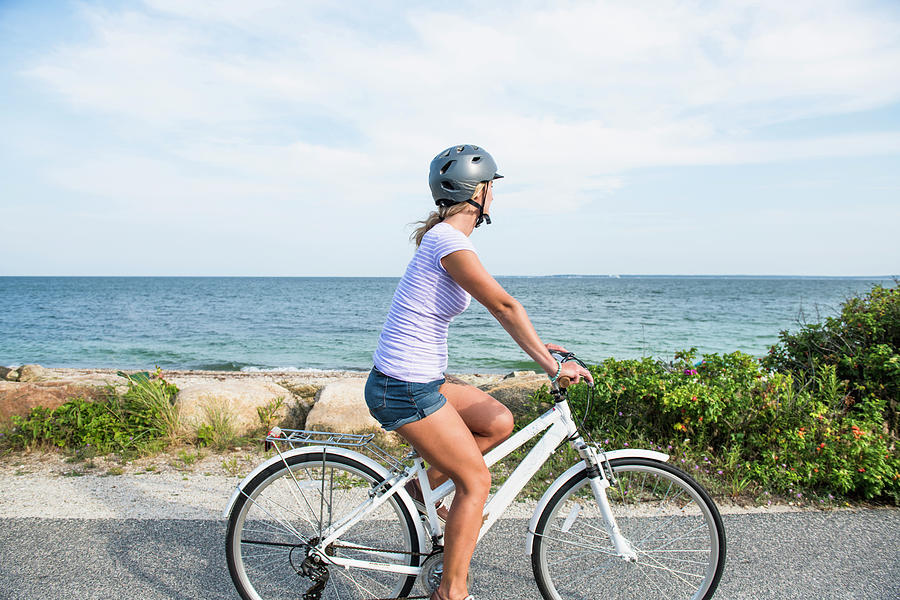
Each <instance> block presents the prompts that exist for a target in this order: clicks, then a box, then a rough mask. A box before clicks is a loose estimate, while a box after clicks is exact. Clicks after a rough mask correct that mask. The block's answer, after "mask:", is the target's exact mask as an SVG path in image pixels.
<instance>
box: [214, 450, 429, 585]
mask: <svg viewBox="0 0 900 600" xmlns="http://www.w3.org/2000/svg"><path fill="white" fill-rule="evenodd" d="M285 462H286V463H287V464H285ZM381 482H382V478H381V477H380V476H379V475H378V473H376V472H375V471H373V470H372V469H371V468H369V467H368V466H367V465H365V464H364V463H362V462H360V461H357V460H354V459H353V458H350V457H346V456H342V455H338V454H329V453H322V452H315V453H309V454H300V455H295V456H291V457H289V458H287V459H286V461H282V462H278V463H275V464H273V465H272V466H271V467H269V468H268V469H266V470H265V471H263V472H262V473H260V474H259V475H257V476H256V477H255V478H254V479H253V480H252V481H251V482H250V483H248V484H247V486H246V487H245V488H244V493H243V494H241V495H240V496H239V497H238V500H237V503H236V504H235V506H234V508H233V509H232V512H231V516H230V518H229V520H228V533H227V535H226V549H225V551H226V557H227V559H228V570H229V571H230V572H231V579H232V580H233V581H234V585H235V587H236V588H237V591H238V593H239V594H240V595H241V597H242V598H244V600H276V599H280V598H284V599H288V598H290V599H291V600H296V599H297V598H302V597H303V596H304V594H306V593H307V592H314V591H315V590H316V589H319V590H320V594H321V595H320V596H319V597H321V598H323V599H327V600H339V599H343V600H351V599H353V600H355V599H360V600H361V599H363V598H365V599H371V598H396V597H399V596H406V595H408V594H409V591H410V590H411V589H412V586H413V584H414V583H415V576H411V575H403V574H399V573H394V572H390V571H386V570H377V569H372V568H360V567H350V568H344V567H342V566H335V565H329V564H328V560H327V559H326V560H321V559H318V558H317V557H315V553H310V552H309V549H310V548H311V547H313V546H315V545H316V544H317V543H318V540H319V539H321V537H322V536H323V533H325V534H326V535H327V530H328V528H329V526H331V525H332V524H333V523H338V522H340V521H341V520H342V519H344V518H345V517H347V516H349V515H351V514H352V513H353V512H354V511H355V510H356V509H357V508H358V507H359V506H360V505H362V504H363V503H365V502H366V501H367V500H368V499H369V492H370V490H372V489H373V488H374V487H376V486H377V485H378V484H380V483H381ZM325 553H326V555H328V556H329V557H331V556H333V557H341V558H350V559H357V560H361V561H367V562H370V563H378V564H379V565H382V566H384V565H403V566H418V564H419V559H420V556H419V538H418V536H417V535H416V529H415V525H414V521H413V517H412V515H410V513H409V511H408V510H407V509H406V507H405V506H404V505H403V504H402V503H401V502H399V501H398V499H397V496H396V495H394V496H391V497H390V498H389V499H388V500H387V501H386V502H385V503H384V504H382V505H381V506H380V507H379V508H378V509H377V510H375V512H374V513H372V514H369V515H367V516H366V517H365V518H364V519H361V520H358V521H357V522H356V523H354V525H353V526H352V527H350V529H349V530H348V531H347V532H346V533H345V534H344V535H342V536H341V537H340V538H338V539H337V540H335V541H334V542H333V543H332V544H329V545H328V547H327V548H326V550H325ZM311 597H312V596H311Z"/></svg>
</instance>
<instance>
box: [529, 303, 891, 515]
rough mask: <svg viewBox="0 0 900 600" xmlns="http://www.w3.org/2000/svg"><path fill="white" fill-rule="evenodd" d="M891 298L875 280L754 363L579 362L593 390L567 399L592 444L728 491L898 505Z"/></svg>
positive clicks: (577, 390) (689, 354) (736, 356)
mask: <svg viewBox="0 0 900 600" xmlns="http://www.w3.org/2000/svg"><path fill="white" fill-rule="evenodd" d="M898 297H900V293H898V291H897V288H891V289H886V288H883V287H880V286H877V287H875V288H873V290H872V292H871V294H870V295H869V296H866V297H863V298H853V299H851V300H849V301H847V303H846V304H845V305H844V307H843V310H842V316H841V317H840V319H837V318H836V319H830V320H828V321H826V323H825V325H823V326H805V327H804V329H803V330H801V332H800V333H798V334H795V335H791V334H788V333H782V334H781V342H780V343H779V344H778V345H777V346H775V347H773V349H772V352H770V354H769V357H767V358H766V359H762V360H760V359H755V358H754V357H752V356H750V355H748V354H744V353H741V352H734V353H731V354H708V355H704V356H703V357H702V358H701V359H700V360H698V357H697V356H696V350H695V349H691V350H688V351H684V352H680V353H678V354H676V355H675V358H674V360H673V361H668V362H664V361H660V360H655V359H651V358H643V359H639V360H616V359H613V358H610V359H607V360H605V361H603V362H602V363H600V364H598V365H596V366H593V367H591V371H592V373H593V375H594V379H595V381H596V383H597V384H596V386H595V388H594V390H593V392H592V393H590V392H589V390H588V388H587V387H586V386H583V385H579V386H575V387H573V388H572V390H571V392H570V394H569V401H570V404H571V405H572V407H573V410H574V411H575V413H576V414H577V415H578V416H579V417H581V416H583V417H584V420H585V421H584V422H585V428H586V429H587V430H588V431H590V432H592V433H593V436H594V438H595V439H596V438H599V439H600V440H601V441H603V440H604V438H605V439H610V440H611V441H612V443H611V444H609V445H610V446H612V445H613V444H618V445H622V444H623V443H625V442H629V443H634V442H636V441H641V442H647V441H650V442H651V443H655V444H658V445H659V446H662V447H665V448H668V449H670V450H672V451H673V452H677V453H680V456H681V458H680V459H679V461H681V462H686V463H688V464H689V463H693V469H696V470H697V471H699V473H695V474H698V475H700V478H701V479H706V480H707V482H708V483H710V484H711V485H712V487H714V488H715V487H717V483H718V484H721V483H722V482H721V481H719V482H717V481H716V478H717V477H718V478H719V479H720V480H721V479H723V478H725V479H727V480H728V481H729V482H730V483H729V484H722V485H719V486H718V487H720V488H721V489H725V490H730V491H732V492H736V493H747V492H749V491H751V490H752V488H754V487H755V488H757V490H771V491H772V492H776V493H782V494H785V495H788V494H789V495H791V496H792V497H794V496H798V495H799V496H802V495H803V493H804V492H806V493H813V494H819V495H833V494H840V495H843V496H847V497H859V498H866V499H873V498H882V499H890V500H892V501H893V502H895V503H900V452H898V448H897V437H898V436H897V429H896V418H897V402H898V399H900V397H898V394H900V365H897V362H898V359H897V357H898V345H897V343H898V340H900V316H898V315H900V313H898V310H900V302H898V301H897V298H898ZM858 323H859V324H861V325H860V326H858V325H857V324H858ZM841 328H843V329H841ZM848 329H849V330H851V331H853V332H854V334H855V335H852V336H851V335H849V333H847V331H846V330H848ZM857 330H858V333H856V332H857ZM839 344H844V346H845V349H844V350H842V351H840V352H839V351H838V350H837V347H838V345H839ZM895 365H896V368H895ZM545 394H546V392H545V391H544V392H539V393H538V394H537V395H536V399H537V400H544V401H546V400H548V398H547V396H546V395H545ZM589 402H590V404H591V405H590V406H588V403H589ZM708 457H712V458H708ZM680 466H685V465H680ZM701 467H702V469H701ZM703 473H708V474H709V476H708V477H703Z"/></svg>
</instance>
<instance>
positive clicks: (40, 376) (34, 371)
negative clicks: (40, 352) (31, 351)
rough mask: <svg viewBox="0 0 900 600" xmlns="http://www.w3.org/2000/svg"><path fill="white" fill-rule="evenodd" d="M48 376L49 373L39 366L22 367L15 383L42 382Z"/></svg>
mask: <svg viewBox="0 0 900 600" xmlns="http://www.w3.org/2000/svg"><path fill="white" fill-rule="evenodd" d="M49 376H50V372H49V371H47V369H45V368H44V367H42V366H41V365H22V366H21V367H19V378H18V379H17V381H42V380H44V379H47V378H48V377H49Z"/></svg>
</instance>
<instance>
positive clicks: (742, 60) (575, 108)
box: [0, 0, 900, 276]
mask: <svg viewBox="0 0 900 600" xmlns="http://www.w3.org/2000/svg"><path fill="white" fill-rule="evenodd" d="M465 143H468V144H477V145H480V146H483V147H484V148H486V149H487V150H488V151H489V152H490V153H491V154H492V155H493V157H494V158H495V159H496V161H497V163H498V165H499V167H500V172H501V173H502V174H504V175H505V178H504V179H502V180H500V181H498V182H497V185H496V186H495V189H494V203H493V206H492V217H493V220H494V223H493V224H492V225H490V226H482V227H481V228H479V229H478V230H476V231H475V232H474V233H473V235H472V240H473V242H474V243H475V246H476V247H477V248H478V250H479V255H480V257H481V259H482V262H484V264H485V266H486V267H487V268H488V270H489V271H490V272H492V273H494V274H496V275H547V274H561V273H578V274H749V275H765V274H771V275H894V274H898V273H900V236H898V234H897V229H898V223H900V3H898V2H895V1H883V2H867V1H859V0H856V1H836V0H815V1H807V0H797V1H792V2H784V1H783V0H779V1H775V2H745V1H741V0H735V1H729V2H708V1H704V2H681V1H666V0H659V1H653V2H620V1H616V2H576V1H554V2H536V1H528V0H525V1H519V2H515V1H510V2H500V3H489V2H469V1H457V2H452V3H448V2H418V3H410V2H401V1H392V0H381V1H380V2H377V3H372V2H355V1H344V2H335V3H323V2H304V1H299V0H288V1H284V2H282V1H276V0H255V1H254V2H247V1H246V0H226V1H215V2H213V1H205V0H192V1H190V2H184V1H182V0H144V1H134V2H93V1H82V2H61V1H56V2H54V1H48V2H30V1H24V0H23V1H11V0H0V275H210V276H217V275H237V276H319V275H328V276H399V275H401V274H402V273H403V270H404V269H405V266H406V263H407V262H408V260H409V258H410V256H411V254H412V252H413V251H414V246H412V245H411V244H410V242H409V240H408V237H409V234H410V232H411V223H413V222H415V221H417V220H419V219H422V218H424V217H425V216H426V215H427V213H428V212H429V211H430V210H431V209H432V208H433V202H432V199H431V196H430V193H429V190H428V185H427V175H428V165H429V163H430V161H431V159H432V158H433V157H434V156H435V155H436V154H437V153H438V152H439V151H441V150H443V149H444V148H446V147H448V146H451V145H457V144H465Z"/></svg>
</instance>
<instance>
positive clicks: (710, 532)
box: [531, 458, 725, 600]
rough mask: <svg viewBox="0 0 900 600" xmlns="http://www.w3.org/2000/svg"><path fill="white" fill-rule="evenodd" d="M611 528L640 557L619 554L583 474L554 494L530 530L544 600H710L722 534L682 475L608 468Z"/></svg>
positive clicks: (655, 468) (641, 467)
mask: <svg viewBox="0 0 900 600" xmlns="http://www.w3.org/2000/svg"><path fill="white" fill-rule="evenodd" d="M610 464H611V466H612V469H613V472H614V473H615V476H616V479H617V480H618V481H617V484H616V485H615V486H611V487H609V488H607V490H606V495H607V498H608V499H609V503H610V506H611V508H612V512H613V515H614V517H615V519H616V523H617V524H618V526H619V529H620V530H621V531H622V534H623V535H624V536H625V538H626V539H627V540H628V541H629V542H630V543H631V545H632V547H633V548H634V550H635V552H636V554H637V560H636V561H635V562H628V561H626V560H624V559H623V558H621V557H619V556H618V555H617V554H616V551H615V548H614V547H613V543H612V540H611V539H610V537H609V535H608V534H607V531H606V527H605V525H604V521H603V517H602V516H601V514H600V511H599V509H598V508H597V503H596V501H595V500H594V495H593V493H592V491H591V486H590V482H589V479H588V477H587V474H586V473H585V472H584V471H582V472H581V473H577V474H575V475H573V476H572V478H571V479H569V480H568V481H567V482H566V483H565V484H563V486H562V487H561V488H560V489H559V490H558V491H557V492H556V494H554V496H553V497H552V498H551V500H550V502H549V503H548V505H547V506H546V508H545V509H544V510H543V511H542V513H541V515H540V516H539V518H538V522H537V525H536V527H535V539H534V546H533V549H532V555H531V563H532V568H533V569H534V576H535V579H536V580H537V584H538V588H540V590H541V594H542V595H543V597H544V598H546V599H547V600H568V599H574V598H578V599H585V598H598V599H599V598H603V599H604V600H607V599H610V600H612V599H626V598H628V599H635V600H654V599H660V600H662V599H666V600H679V599H692V600H708V599H709V598H711V597H712V595H713V593H714V592H715V590H716V586H717V585H718V583H719V578H720V577H721V576H722V570H723V568H724V566H725V530H724V527H723V525H722V518H721V516H719V511H718V509H717V508H716V506H715V504H714V503H713V501H712V500H711V499H710V497H709V494H707V493H706V490H704V489H703V488H702V487H701V486H700V485H699V484H698V483H697V482H696V481H694V480H693V479H692V478H691V477H690V476H688V475H687V474H686V473H684V472H683V471H680V470H679V469H676V468H675V467H672V466H670V465H667V464H665V463H662V462H658V461H655V460H649V459H642V458H622V459H616V460H612V461H610Z"/></svg>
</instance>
